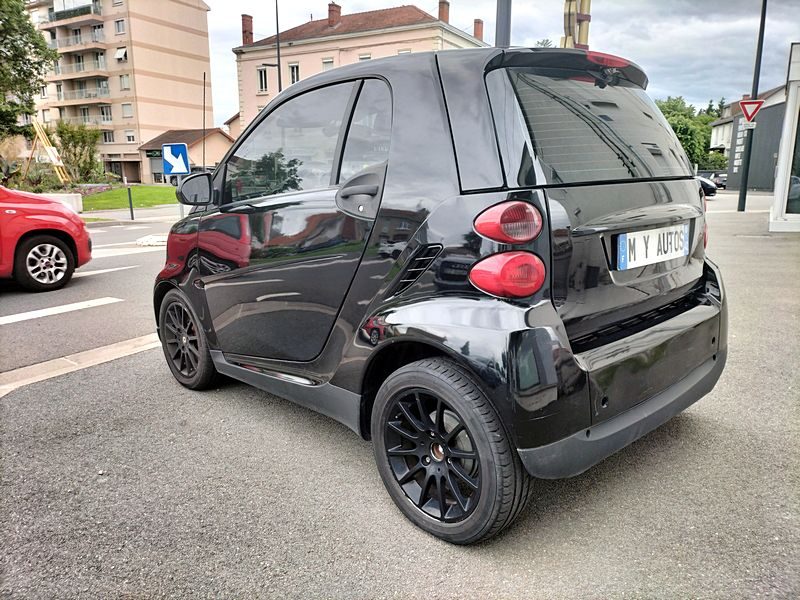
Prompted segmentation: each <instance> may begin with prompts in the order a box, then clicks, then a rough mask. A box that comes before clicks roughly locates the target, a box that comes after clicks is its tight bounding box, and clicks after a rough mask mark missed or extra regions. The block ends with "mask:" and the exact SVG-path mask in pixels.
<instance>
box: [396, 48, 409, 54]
mask: <svg viewBox="0 0 800 600" xmlns="http://www.w3.org/2000/svg"><path fill="white" fill-rule="evenodd" d="M397 53H398V54H411V50H409V49H405V50H398V51H397Z"/></svg>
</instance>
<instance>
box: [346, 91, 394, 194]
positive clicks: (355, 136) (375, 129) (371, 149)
mask: <svg viewBox="0 0 800 600" xmlns="http://www.w3.org/2000/svg"><path fill="white" fill-rule="evenodd" d="M391 134H392V95H391V93H390V92H389V87H388V86H387V85H386V84H385V83H384V82H383V81H379V80H377V79H368V80H367V81H365V82H364V87H363V88H361V94H359V96H358V103H357V104H356V110H355V113H353V121H352V123H351V124H350V130H349V131H348V132H347V141H345V146H344V155H343V156H342V168H341V170H340V172H339V181H340V182H343V181H346V180H348V179H349V178H350V177H352V176H353V175H356V174H357V173H359V172H361V171H363V170H364V169H366V168H367V167H370V166H372V165H376V164H378V163H382V162H384V161H385V160H387V159H388V158H389V141H390V139H391Z"/></svg>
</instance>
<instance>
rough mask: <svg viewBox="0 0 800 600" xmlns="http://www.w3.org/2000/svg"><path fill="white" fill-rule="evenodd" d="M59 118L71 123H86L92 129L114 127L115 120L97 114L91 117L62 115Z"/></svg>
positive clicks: (109, 128)
mask: <svg viewBox="0 0 800 600" xmlns="http://www.w3.org/2000/svg"><path fill="white" fill-rule="evenodd" d="M57 120H58V121H61V122H63V123H69V124H70V125H86V127H91V128H92V129H105V130H112V129H114V122H113V121H112V120H111V119H103V118H102V117H98V116H96V115H92V116H90V117H62V118H60V119H57Z"/></svg>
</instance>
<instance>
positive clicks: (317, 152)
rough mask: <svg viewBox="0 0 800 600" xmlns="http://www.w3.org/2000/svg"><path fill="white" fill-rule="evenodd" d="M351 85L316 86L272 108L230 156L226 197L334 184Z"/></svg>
mask: <svg viewBox="0 0 800 600" xmlns="http://www.w3.org/2000/svg"><path fill="white" fill-rule="evenodd" d="M352 90H353V84H352V83H344V84H339V85H334V86H330V87H326V88H322V89H319V90H314V91H312V92H308V93H306V94H303V95H302V96H298V97H297V98H293V99H292V100H289V101H288V102H287V103H286V104H284V105H283V106H281V107H279V108H277V109H276V110H275V111H273V112H272V114H270V115H269V116H268V117H267V118H266V119H264V120H263V121H262V122H261V124H260V125H259V126H258V127H257V128H256V129H255V130H254V131H253V132H252V133H251V134H250V135H249V136H248V137H247V139H246V140H244V142H243V143H242V145H241V146H239V147H238V148H237V150H236V153H235V154H234V155H233V156H231V157H230V159H229V160H228V164H227V169H226V173H225V188H224V199H223V202H224V203H228V202H236V201H237V200H247V199H250V198H261V197H263V196H271V195H273V194H281V193H284V192H291V191H298V190H313V189H319V188H326V187H328V186H330V182H331V173H332V172H333V164H334V158H335V155H336V143H337V141H338V139H339V133H340V131H341V128H342V121H343V120H344V116H345V110H346V108H347V102H348V100H349V99H350V94H351V92H352Z"/></svg>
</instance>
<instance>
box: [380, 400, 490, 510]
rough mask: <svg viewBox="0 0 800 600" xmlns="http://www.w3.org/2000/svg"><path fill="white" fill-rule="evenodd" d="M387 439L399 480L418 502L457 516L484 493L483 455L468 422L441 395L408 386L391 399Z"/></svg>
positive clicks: (418, 504)
mask: <svg viewBox="0 0 800 600" xmlns="http://www.w3.org/2000/svg"><path fill="white" fill-rule="evenodd" d="M390 415H391V416H390V418H389V420H387V421H386V425H385V433H384V442H385V447H386V455H387V456H388V457H389V465H390V467H391V470H392V474H393V475H394V477H395V479H396V480H397V483H398V484H399V485H400V487H401V488H402V489H403V491H404V492H405V494H406V496H407V497H408V498H409V500H411V501H412V502H413V503H414V505H415V506H416V507H417V508H419V509H420V510H421V511H423V512H424V513H426V514H428V515H429V516H431V517H433V518H435V519H437V520H439V521H442V522H448V523H452V522H457V521H460V520H462V519H464V518H465V517H467V516H468V515H469V514H470V513H471V512H472V511H473V510H474V508H475V505H476V504H477V501H478V497H479V495H480V461H479V457H478V453H477V451H476V450H475V445H474V443H473V442H472V438H471V437H470V434H469V431H468V430H467V428H466V427H465V426H464V422H463V421H462V420H461V418H460V417H459V416H458V414H457V413H456V412H455V411H453V409H452V407H450V406H449V405H448V404H447V403H446V402H445V401H444V400H442V398H440V397H438V396H436V395H435V394H433V393H431V392H430V391H426V390H423V389H410V390H406V391H404V392H402V393H401V394H400V395H398V396H396V397H395V398H394V399H393V405H392V408H391V411H390Z"/></svg>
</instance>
